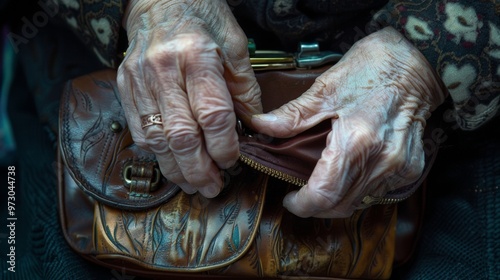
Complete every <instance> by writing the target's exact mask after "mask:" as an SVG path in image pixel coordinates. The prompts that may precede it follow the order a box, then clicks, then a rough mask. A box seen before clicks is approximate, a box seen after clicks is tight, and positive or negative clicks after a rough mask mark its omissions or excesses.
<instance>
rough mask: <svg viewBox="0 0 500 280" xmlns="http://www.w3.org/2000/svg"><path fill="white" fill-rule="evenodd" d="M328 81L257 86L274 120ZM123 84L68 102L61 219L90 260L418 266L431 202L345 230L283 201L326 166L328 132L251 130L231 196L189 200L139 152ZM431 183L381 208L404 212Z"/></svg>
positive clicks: (379, 269)
mask: <svg viewBox="0 0 500 280" xmlns="http://www.w3.org/2000/svg"><path fill="white" fill-rule="evenodd" d="M321 72H322V70H321V69H318V70H307V71H300V70H292V71H268V72H264V73H260V74H258V81H259V84H260V86H261V89H262V92H263V104H264V107H265V110H266V111H267V110H270V109H272V108H275V107H278V106H280V105H281V104H284V103H285V102H286V101H288V100H291V99H293V98H295V97H297V96H298V95H300V94H301V93H302V92H304V91H305V90H306V89H307V88H308V87H309V86H310V85H311V84H312V83H313V81H314V79H315V78H316V77H317V76H318V75H319V74H320V73H321ZM115 78H116V73H115V71H114V70H104V71H100V72H96V73H92V74H89V75H86V76H82V77H79V78H77V79H74V80H72V81H70V82H68V84H67V85H66V87H65V90H64V94H63V96H62V100H61V108H60V131H59V159H60V162H61V164H60V166H61V168H60V170H59V207H60V219H61V224H62V229H63V232H64V235H65V238H66V240H67V242H68V243H69V244H70V246H71V247H72V248H73V249H74V250H75V251H76V252H78V253H79V254H81V255H82V256H83V257H85V258H87V259H89V260H91V261H93V262H96V263H99V264H102V265H104V266H107V267H110V268H114V269H120V270H125V271H126V272H127V273H130V274H136V275H141V276H149V277H166V276H174V277H181V276H183V277H193V278H196V277H201V276H203V277H209V276H210V277H211V276H225V277H230V278H234V277H237V276H238V277H239V276H242V277H267V278H292V279H294V278H295V277H296V278H300V279H311V278H315V277H317V278H318V279H320V278H322V279H323V278H330V277H331V278H342V279H388V278H389V277H390V276H391V271H392V270H393V268H394V267H395V266H397V265H398V264H401V263H404V262H405V260H407V259H408V258H409V256H411V252H412V249H413V246H414V244H415V242H414V241H415V240H416V235H417V234H418V231H417V230H418V228H419V225H420V223H421V217H422V211H421V209H422V204H423V203H422V196H421V195H413V196H412V197H411V198H410V199H407V200H404V201H403V202H400V203H398V204H379V205H374V206H371V207H369V208H366V209H364V210H359V211H357V212H355V213H354V215H353V216H352V217H349V218H345V219H317V218H309V219H303V218H298V217H296V216H294V215H292V214H290V213H289V212H287V211H286V210H284V209H283V207H282V199H283V196H284V195H285V194H286V193H287V192H289V191H290V190H292V189H296V188H298V187H300V186H301V185H303V184H304V183H305V182H306V180H307V178H308V177H309V175H310V174H311V171H312V169H313V168H314V165H315V163H316V161H317V160H318V159H319V157H320V153H321V150H322V149H323V148H324V146H325V141H326V135H327V134H328V132H329V129H330V125H329V123H328V122H325V123H322V124H319V125H317V126H316V127H314V128H312V129H310V130H308V131H306V132H304V133H302V134H300V135H297V136H296V137H294V138H291V139H272V138H270V137H265V136H264V135H257V134H254V133H252V132H251V131H249V130H247V129H244V128H243V127H241V126H240V127H239V128H238V131H239V133H240V150H241V158H240V159H241V161H240V162H239V163H238V164H237V165H236V166H235V167H233V168H231V169H229V170H226V171H225V188H224V190H223V192H222V193H221V194H220V195H219V196H217V197H216V198H213V199H206V198H203V197H202V196H200V195H198V194H194V195H187V194H185V193H183V192H182V191H180V189H179V187H177V186H176V185H175V184H173V183H171V182H169V181H168V180H166V179H165V178H164V177H163V176H162V175H161V173H160V171H159V168H158V166H157V164H156V162H155V157H154V155H153V154H150V153H148V152H146V151H143V150H141V149H140V148H138V147H137V146H136V145H134V143H133V141H132V138H131V135H130V132H129V130H128V128H127V124H126V120H125V116H124V112H123V110H122V108H121V104H120V99H119V98H118V90H117V87H116V83H115ZM423 177H424V176H423ZM423 177H422V178H423ZM421 183H422V180H420V181H419V182H417V183H416V184H414V185H412V186H408V187H406V188H404V189H403V190H401V191H400V192H394V193H391V194H389V196H388V200H386V201H382V202H383V203H386V202H397V201H400V200H402V199H403V198H406V196H408V194H409V193H413V191H414V190H415V189H416V188H417V187H418V185H419V184H421ZM398 209H403V210H405V211H406V212H402V211H400V212H399V213H398Z"/></svg>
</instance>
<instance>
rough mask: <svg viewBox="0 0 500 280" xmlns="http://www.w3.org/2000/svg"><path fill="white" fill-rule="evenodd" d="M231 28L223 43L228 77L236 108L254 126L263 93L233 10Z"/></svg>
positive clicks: (226, 75) (227, 80)
mask: <svg viewBox="0 0 500 280" xmlns="http://www.w3.org/2000/svg"><path fill="white" fill-rule="evenodd" d="M226 18H227V20H228V21H229V24H228V25H227V27H228V30H227V32H226V34H227V35H228V36H226V37H225V38H224V40H223V41H224V42H225V43H224V44H223V45H222V48H223V49H222V53H221V55H222V57H223V60H224V68H225V69H224V79H225V80H226V83H227V87H228V90H229V92H230V94H231V96H232V98H233V102H234V110H235V112H236V114H237V116H238V118H240V119H241V120H242V121H243V122H244V123H245V124H246V125H251V121H250V119H251V116H252V115H255V114H261V113H262V103H261V98H260V95H261V92H260V87H259V84H258V83H257V79H256V78H255V73H254V71H253V68H252V65H251V63H250V59H249V57H250V55H249V52H248V40H247V36H246V35H245V33H244V32H243V30H242V29H241V27H240V26H239V24H238V22H237V21H236V19H235V18H234V17H233V15H232V13H229V14H228V16H227V17H226Z"/></svg>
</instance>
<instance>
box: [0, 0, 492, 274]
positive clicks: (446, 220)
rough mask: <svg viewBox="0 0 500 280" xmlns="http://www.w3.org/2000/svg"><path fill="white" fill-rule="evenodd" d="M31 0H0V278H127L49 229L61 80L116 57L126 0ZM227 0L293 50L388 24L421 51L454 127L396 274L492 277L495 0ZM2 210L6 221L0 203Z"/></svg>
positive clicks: (256, 28)
mask: <svg viewBox="0 0 500 280" xmlns="http://www.w3.org/2000/svg"><path fill="white" fill-rule="evenodd" d="M31 2H32V4H31V5H29V4H27V3H25V4H23V3H22V2H20V1H19V2H16V3H14V1H10V2H8V1H7V0H0V9H3V10H2V11H1V12H2V14H1V15H2V16H1V17H0V20H2V21H4V22H7V23H9V25H10V27H11V30H10V31H11V33H9V34H10V37H8V38H7V40H9V42H11V44H12V45H11V46H12V48H13V49H14V50H15V53H16V57H15V69H13V70H15V78H14V81H13V84H12V87H11V88H10V98H9V104H8V108H9V115H10V120H11V123H12V127H13V130H14V137H15V141H16V145H17V157H16V161H15V162H12V163H10V164H9V165H12V166H15V168H16V178H17V179H18V181H17V182H16V209H17V211H16V213H17V218H18V221H17V223H16V273H11V272H9V271H7V270H6V269H7V268H8V264H7V263H6V262H5V261H3V260H4V257H5V254H4V252H7V248H6V246H7V243H6V242H3V241H4V240H5V239H1V238H0V240H1V241H2V242H1V243H0V246H1V250H0V253H1V254H2V255H1V256H2V257H1V258H0V259H2V262H1V264H0V267H1V268H2V274H0V275H1V276H0V278H1V279H113V278H115V279H136V280H137V279H138V278H137V277H136V278H133V277H131V276H127V275H123V274H122V273H121V272H119V271H110V270H109V269H104V268H100V267H98V266H96V265H93V264H91V263H88V262H87V261H85V260H83V259H82V258H80V257H79V256H78V255H76V254H75V253H74V252H73V251H72V250H71V249H70V248H69V247H68V246H67V244H66V242H65V240H64V238H63V236H62V233H61V230H60V227H59V221H58V218H59V216H58V213H57V191H56V185H57V180H56V175H55V170H56V166H57V163H56V162H55V153H56V148H57V147H56V141H57V124H58V123H57V122H58V102H59V95H60V93H61V88H62V86H63V84H64V82H65V81H67V80H68V79H71V78H73V77H76V76H79V75H82V74H85V73H89V72H91V71H94V70H97V69H100V68H103V67H117V65H118V57H119V55H118V54H119V52H120V46H121V45H123V44H124V42H125V44H126V41H127V40H126V38H125V37H124V36H123V32H120V26H121V19H122V15H123V11H124V9H125V6H126V1H119V0H116V1H90V0H80V1H78V0H67V1H59V2H58V3H60V4H58V5H56V6H54V4H53V3H52V2H49V1H40V2H34V1H31ZM13 3H14V4H13ZM41 3H42V4H41ZM228 3H229V4H230V5H231V6H232V8H233V9H234V13H235V15H236V16H237V18H238V20H239V21H240V23H241V24H242V26H243V27H244V28H245V31H246V32H247V34H248V35H249V36H252V37H254V38H255V39H256V41H257V45H258V47H262V48H267V47H280V48H287V49H289V50H294V49H295V48H296V44H297V42H299V41H301V40H317V41H319V42H320V43H321V45H322V47H323V48H328V49H333V50H338V51H342V52H345V51H347V50H348V49H349V47H350V46H352V44H353V43H354V42H355V41H357V40H359V39H361V38H362V37H363V36H365V35H367V34H368V33H370V32H373V31H374V30H376V29H377V28H381V27H383V26H387V25H391V26H393V27H395V28H396V29H397V30H399V31H400V32H402V33H403V34H404V35H405V36H406V37H407V38H408V39H409V40H410V41H412V42H413V43H414V44H415V45H416V46H417V47H418V48H419V49H420V50H421V51H422V53H423V54H424V55H425V56H426V57H427V59H428V60H429V61H430V63H431V64H432V65H433V66H434V67H435V69H436V71H437V73H438V74H439V75H440V76H441V78H442V79H443V81H444V83H445V85H446V86H447V87H448V89H449V90H450V94H451V97H450V99H449V100H448V101H449V102H448V103H449V104H448V105H444V106H445V107H444V109H443V110H441V111H439V114H441V115H442V116H443V117H442V118H441V119H443V120H444V123H445V125H448V126H450V127H453V129H451V128H450V129H448V130H447V132H448V134H447V136H449V137H448V140H447V141H445V142H444V143H443V145H442V146H443V147H442V149H441V152H440V153H439V155H438V161H437V163H436V166H435V168H434V171H433V172H432V173H431V177H430V180H429V193H430V195H429V208H428V209H429V211H428V212H427V217H428V222H427V224H426V227H425V232H424V234H423V236H422V243H421V246H420V247H419V250H418V251H417V253H416V259H415V262H414V263H413V264H412V265H411V266H409V267H408V269H407V271H409V272H408V273H407V272H406V271H402V272H398V274H397V275H398V276H401V278H403V279H474V278H476V279H499V276H498V275H500V271H499V269H500V263H499V261H498V260H499V259H500V258H499V257H500V256H499V254H500V241H499V240H500V239H499V238H497V236H498V234H499V233H500V214H499V210H498V209H500V208H499V207H498V206H499V198H498V194H499V189H498V188H499V185H500V178H499V174H500V163H499V158H500V147H499V143H500V141H499V140H500V139H499V138H498V137H496V138H494V137H493V135H494V134H495V132H496V131H497V130H498V126H499V125H500V123H499V118H498V117H497V118H494V117H496V116H497V115H498V108H499V100H500V94H499V93H500V87H499V84H500V81H499V79H500V66H499V61H500V54H499V52H500V31H499V30H500V17H499V13H500V4H497V3H495V2H494V1H461V2H460V3H458V2H456V1H455V2H452V1H438V0H430V1H417V0H413V1H389V2H387V1H375V0H373V1H347V0H345V1H340V0H335V1H325V0H303V1H300V0H247V1H244V0H231V1H229V0H228ZM13 5H21V6H23V8H24V9H23V11H25V12H26V13H25V14H23V13H21V14H15V13H12V11H14V9H11V7H12V6H13ZM56 10H57V12H55V11H56ZM27 11H29V12H27ZM42 12H43V13H42ZM43 14H45V15H46V17H47V19H48V21H47V22H45V20H44V17H43ZM35 15H38V16H37V17H35ZM27 22H29V23H30V24H32V26H34V28H33V27H31V29H30V27H29V26H28V25H29V24H28V23H27ZM42 23H43V24H42ZM26 26H28V27H26ZM35 29H36V30H35ZM30 32H32V33H30ZM120 34H121V35H120ZM16 36H17V37H16ZM446 106H447V107H446ZM447 109H448V110H447ZM441 115H439V116H437V117H438V118H439V117H441ZM492 119H493V121H490V120H492ZM488 121H489V124H488ZM478 128H479V129H478ZM460 129H465V130H473V129H476V130H477V131H473V132H463V131H460ZM2 169H3V170H6V167H2ZM5 172H6V171H5ZM4 183H5V182H4ZM1 197H2V198H3V197H5V196H4V195H3V194H2V195H1ZM2 205H4V204H3V203H2ZM0 213H1V214H2V216H1V219H2V220H4V221H5V220H6V218H5V217H6V215H7V213H6V208H5V207H2V209H1V210H0ZM4 230H5V229H4ZM0 233H2V234H3V233H4V231H3V230H1V231H0Z"/></svg>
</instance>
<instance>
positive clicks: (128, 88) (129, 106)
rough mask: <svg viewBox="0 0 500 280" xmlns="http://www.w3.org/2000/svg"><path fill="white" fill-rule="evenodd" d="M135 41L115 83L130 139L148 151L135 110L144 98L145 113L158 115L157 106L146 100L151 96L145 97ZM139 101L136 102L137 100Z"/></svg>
mask: <svg viewBox="0 0 500 280" xmlns="http://www.w3.org/2000/svg"><path fill="white" fill-rule="evenodd" d="M138 36H139V37H140V36H143V34H142V32H139V33H138ZM137 45H138V44H137V43H136V40H135V39H134V40H132V41H131V42H130V45H129V48H128V50H129V51H128V52H127V55H126V56H125V58H124V60H123V63H122V64H120V66H119V67H118V70H117V77H116V83H117V87H118V91H119V94H120V100H121V106H122V108H123V110H124V112H126V114H125V118H126V119H127V126H128V128H129V130H130V133H131V135H132V139H133V140H134V142H135V144H136V145H137V146H139V147H141V148H143V149H146V150H149V147H148V145H147V144H146V141H145V134H144V131H143V129H142V125H141V115H140V113H139V110H138V108H137V104H138V102H139V103H142V99H143V97H144V102H146V103H147V104H146V105H145V107H146V108H147V109H146V112H150V113H151V114H153V113H155V112H156V113H158V112H159V110H158V109H157V106H156V105H155V104H154V103H153V102H150V101H148V100H151V99H152V97H151V96H147V95H148V93H149V91H148V90H147V89H146V87H145V83H144V80H143V79H144V75H143V71H142V67H138V65H139V52H137V51H134V49H135V48H136V47H137ZM145 95H146V96H145ZM136 97H138V98H139V100H137V98H136Z"/></svg>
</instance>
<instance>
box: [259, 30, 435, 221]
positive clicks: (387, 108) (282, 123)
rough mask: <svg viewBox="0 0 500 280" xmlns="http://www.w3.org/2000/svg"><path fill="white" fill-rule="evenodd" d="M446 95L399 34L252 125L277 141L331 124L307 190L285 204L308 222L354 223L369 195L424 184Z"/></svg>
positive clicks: (371, 42) (370, 44)
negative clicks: (429, 126) (432, 122)
mask: <svg viewBox="0 0 500 280" xmlns="http://www.w3.org/2000/svg"><path fill="white" fill-rule="evenodd" d="M444 92H445V91H444V90H443V88H442V85H441V82H440V81H439V80H438V78H437V77H436V75H435V74H434V72H433V71H432V70H431V67H430V65H429V64H428V62H427V61H426V60H425V58H424V57H423V56H422V54H421V53H420V52H419V51H418V50H417V49H416V48H415V47H414V46H412V45H411V44H410V43H409V42H408V41H406V40H405V39H404V37H403V36H402V35H401V34H399V33H398V32H397V31H395V30H394V29H392V28H386V29H383V30H381V31H378V32H376V33H374V34H372V35H370V36H368V37H366V38H364V39H362V40H361V41H359V42H358V43H356V44H355V45H354V46H353V47H352V48H351V49H350V50H349V52H348V53H347V54H346V55H345V56H344V57H343V59H342V60H341V61H340V62H338V63H337V64H336V65H335V66H333V67H332V68H331V69H329V70H328V71H327V72H325V73H324V74H323V75H321V76H320V77H319V78H318V79H317V80H316V82H315V83H314V84H313V86H312V87H311V88H310V89H309V90H308V91H307V92H305V93H304V94H303V95H302V96H301V97H299V98H298V99H296V100H293V101H291V102H289V103H287V104H285V105H283V106H282V107H281V108H279V109H276V110H274V111H272V112H270V113H269V114H264V115H256V116H254V118H253V119H252V122H253V125H254V128H256V129H257V130H258V131H259V132H261V133H265V134H268V135H271V136H276V137H291V136H294V135H296V134H298V133H300V132H302V131H304V130H306V129H308V128H310V127H312V126H314V125H316V124H318V123H319V122H321V121H323V120H326V119H331V120H332V131H331V133H330V134H329V135H328V138H327V143H326V148H325V149H324V150H323V152H322V155H321V159H320V160H319V161H318V163H317V165H316V167H315V169H314V171H313V173H312V175H311V177H310V179H309V181H308V184H307V185H305V186H304V187H302V188H301V189H300V190H299V191H298V192H291V193H289V194H288V195H287V196H286V197H285V199H284V206H285V207H286V208H288V210H289V211H291V212H292V213H294V214H296V215H298V216H301V217H310V216H315V217H323V218H327V217H328V218H331V217H333V218H335V217H347V216H350V215H351V214H352V213H353V211H354V210H355V209H357V208H359V207H360V205H361V201H362V199H363V197H365V196H366V195H371V196H375V197H383V196H384V195H385V194H386V193H387V192H388V191H390V190H394V189H396V188H398V187H402V186H405V185H408V184H410V183H412V182H414V181H415V180H417V179H418V178H419V177H420V175H421V173H422V171H423V168H424V164H425V162H424V159H425V157H424V150H423V143H422V136H423V130H424V127H425V124H426V119H427V118H428V117H429V116H430V112H431V111H433V110H434V109H435V108H436V107H437V106H438V105H440V104H441V103H442V102H443V101H444V95H445V94H444Z"/></svg>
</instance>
